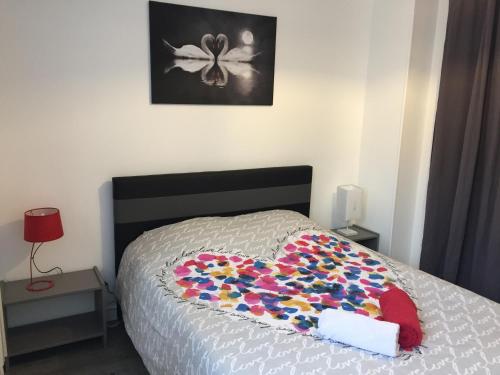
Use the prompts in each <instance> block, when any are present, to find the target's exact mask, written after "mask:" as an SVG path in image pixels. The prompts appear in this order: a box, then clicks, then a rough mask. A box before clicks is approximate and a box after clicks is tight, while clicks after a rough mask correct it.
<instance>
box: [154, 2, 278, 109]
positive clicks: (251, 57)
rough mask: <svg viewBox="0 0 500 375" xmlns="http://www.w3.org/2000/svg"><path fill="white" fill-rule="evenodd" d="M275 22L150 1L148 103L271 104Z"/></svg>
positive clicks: (263, 17)
mask: <svg viewBox="0 0 500 375" xmlns="http://www.w3.org/2000/svg"><path fill="white" fill-rule="evenodd" d="M276 23H277V19H276V17H270V16H260V15H252V14H245V13H236V12H230V11H223V10H213V9H206V8H197V7H190V6H183V5H175V4H169V3H161V2H156V1H150V2H149V26H150V53H151V60H150V61H151V102H152V103H153V104H232V105H272V104H273V87H274V60H275V49H276Z"/></svg>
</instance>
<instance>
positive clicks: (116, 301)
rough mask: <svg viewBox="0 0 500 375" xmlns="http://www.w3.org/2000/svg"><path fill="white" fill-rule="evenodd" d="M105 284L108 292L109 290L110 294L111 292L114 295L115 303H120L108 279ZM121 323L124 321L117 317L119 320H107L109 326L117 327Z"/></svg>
mask: <svg viewBox="0 0 500 375" xmlns="http://www.w3.org/2000/svg"><path fill="white" fill-rule="evenodd" d="M104 286H105V287H106V292H108V293H109V294H111V295H112V296H113V298H114V303H115V304H118V298H116V295H115V293H114V292H113V291H112V290H111V288H110V287H109V284H108V282H107V281H104ZM110 305H111V304H110ZM120 324H122V321H121V320H120V319H117V320H115V321H111V322H107V326H108V328H115V327H118V326H119V325H120Z"/></svg>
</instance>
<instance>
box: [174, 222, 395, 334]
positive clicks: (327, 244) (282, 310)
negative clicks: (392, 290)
mask: <svg viewBox="0 0 500 375" xmlns="http://www.w3.org/2000/svg"><path fill="white" fill-rule="evenodd" d="M276 258H277V259H276V260H274V261H273V260H270V259H255V258H245V257H243V256H240V255H232V254H226V253H220V252H219V253H218V252H208V251H204V252H200V253H198V254H197V255H196V256H194V257H192V258H190V259H186V258H184V259H182V260H181V261H180V263H177V265H176V266H174V268H173V272H174V274H175V276H176V280H175V282H176V284H177V285H178V286H179V287H180V290H179V294H180V296H181V297H182V298H184V299H188V300H196V302H197V303H200V302H201V303H205V304H207V305H210V306H214V304H215V306H216V307H217V309H220V310H230V311H233V312H237V313H238V314H239V315H245V316H248V317H252V318H257V320H258V321H265V322H266V323H268V324H270V325H273V326H279V327H288V328H291V327H293V328H295V329H296V330H298V331H300V332H303V333H308V332H310V330H311V329H313V328H317V322H318V316H319V314H320V313H321V311H322V310H324V309H342V310H345V311H352V312H353V313H357V314H363V315H366V316H370V317H374V318H377V317H379V315H380V310H379V304H378V298H379V296H380V294H381V293H382V292H383V291H385V290H387V289H388V288H389V287H390V286H391V285H393V284H394V283H395V275H394V274H393V272H392V271H391V270H390V269H388V268H387V267H386V266H385V265H384V264H383V260H382V259H381V258H379V257H377V256H376V255H375V254H371V253H369V252H367V251H364V249H362V248H361V250H355V249H353V248H352V247H351V245H350V243H349V242H347V241H340V240H339V239H337V238H336V237H335V236H333V235H331V234H326V233H322V232H318V231H307V232H300V233H298V234H296V235H293V236H290V237H289V238H288V240H287V242H286V243H285V244H284V245H283V247H282V250H281V252H280V254H279V255H278V256H277V257H276Z"/></svg>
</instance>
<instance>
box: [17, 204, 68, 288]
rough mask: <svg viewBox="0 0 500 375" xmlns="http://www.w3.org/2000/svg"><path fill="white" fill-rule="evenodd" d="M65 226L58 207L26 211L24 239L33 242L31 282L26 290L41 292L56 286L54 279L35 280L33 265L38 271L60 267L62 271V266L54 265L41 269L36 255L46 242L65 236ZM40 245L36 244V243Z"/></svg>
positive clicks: (44, 272)
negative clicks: (36, 260) (50, 267)
mask: <svg viewBox="0 0 500 375" xmlns="http://www.w3.org/2000/svg"><path fill="white" fill-rule="evenodd" d="M63 234H64V233H63V227H62V222H61V214H60V212H59V210H58V209H57V208H52V207H45V208H34V209H32V210H28V211H26V212H25V213H24V240H25V241H27V242H31V243H32V245H31V254H30V283H29V284H28V285H27V286H26V290H28V291H30V292H41V291H43V290H47V289H50V288H52V287H53V286H54V282H53V281H52V280H38V281H35V282H33V266H34V267H35V268H36V269H37V271H38V272H40V273H43V274H46V273H49V272H52V271H54V270H56V269H58V270H59V271H60V272H61V273H62V269H61V268H60V267H54V268H52V269H50V270H48V271H41V270H40V269H39V268H38V267H37V265H36V263H35V255H36V253H37V251H38V249H40V246H42V245H43V244H44V243H45V242H48V241H53V240H57V239H58V238H61V237H62V236H63ZM37 243H39V244H38V246H36V244H37Z"/></svg>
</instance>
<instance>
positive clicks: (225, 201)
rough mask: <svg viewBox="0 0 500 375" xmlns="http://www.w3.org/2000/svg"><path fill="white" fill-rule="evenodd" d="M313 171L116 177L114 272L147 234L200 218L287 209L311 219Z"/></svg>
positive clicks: (291, 169) (283, 169)
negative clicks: (128, 249)
mask: <svg viewBox="0 0 500 375" xmlns="http://www.w3.org/2000/svg"><path fill="white" fill-rule="evenodd" d="M311 182H312V167H310V166H295V167H278V168H261V169H244V170H234V171H220V172H199V173H178V174H162V175H150V176H132V177H113V203H114V206H113V212H114V230H115V268H116V272H118V267H119V265H120V260H121V257H122V255H123V252H124V250H125V248H126V247H127V245H128V244H129V243H130V242H132V241H133V240H134V239H135V238H137V237H138V236H139V235H141V234H142V233H143V232H144V231H147V230H151V229H153V228H157V227H160V226H163V225H167V224H172V223H176V222H179V221H183V220H186V219H190V218H193V217H199V216H233V215H239V214H244V213H251V212H256V211H264V210H273V209H287V210H293V211H297V212H300V213H302V214H303V215H306V216H309V207H310V198H311Z"/></svg>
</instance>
